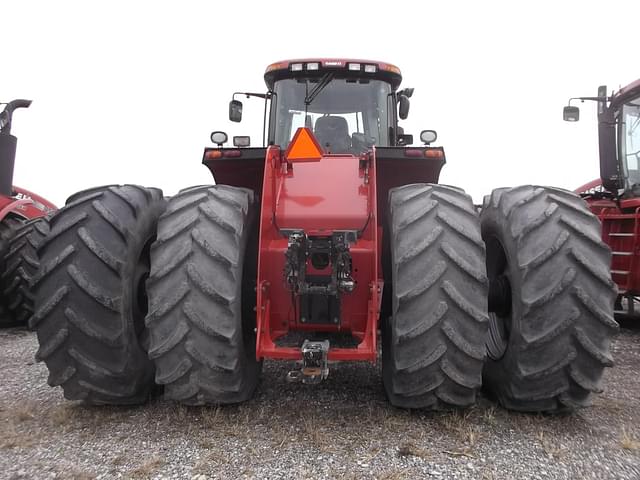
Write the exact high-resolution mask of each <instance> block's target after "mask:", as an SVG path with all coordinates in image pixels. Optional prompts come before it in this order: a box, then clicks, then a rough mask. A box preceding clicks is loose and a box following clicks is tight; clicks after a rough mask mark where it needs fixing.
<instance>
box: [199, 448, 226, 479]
mask: <svg viewBox="0 0 640 480" xmlns="http://www.w3.org/2000/svg"><path fill="white" fill-rule="evenodd" d="M227 462H228V459H227V457H225V456H224V455H222V454H221V453H219V452H216V451H212V452H209V453H208V454H207V455H205V456H204V457H203V458H201V459H200V460H198V463H196V464H195V466H194V467H193V470H192V471H191V473H192V474H193V475H206V474H210V473H215V472H216V470H218V469H219V467H220V465H222V464H225V463H227Z"/></svg>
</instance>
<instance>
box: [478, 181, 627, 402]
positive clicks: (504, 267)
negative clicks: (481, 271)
mask: <svg viewBox="0 0 640 480" xmlns="http://www.w3.org/2000/svg"><path fill="white" fill-rule="evenodd" d="M481 220H482V236H483V238H484V241H485V243H486V245H487V273H488V276H489V280H490V285H491V286H490V295H489V311H490V335H489V337H488V342H487V353H488V357H489V358H488V359H487V363H486V365H485V369H484V384H485V386H486V388H487V389H488V390H489V392H490V393H492V394H493V395H494V396H495V397H497V399H498V400H499V402H500V403H501V404H502V405H503V406H504V407H506V408H509V409H513V410H519V411H528V412H562V411H570V410H573V409H575V408H576V407H583V406H586V405H588V404H589V401H590V397H591V393H592V392H600V391H601V378H602V373H603V370H604V367H608V366H611V365H612V364H613V360H612V358H611V355H610V352H609V345H610V341H611V337H612V336H613V335H614V334H615V333H616V331H617V329H618V325H617V323H616V322H615V321H614V319H613V304H614V301H615V299H616V287H615V284H614V283H613V281H612V280H611V276H610V273H609V265H610V259H611V253H610V251H609V248H608V247H607V246H606V245H605V244H604V243H603V242H602V240H601V237H600V228H601V227H600V223H599V222H598V219H597V218H596V217H595V216H594V215H593V214H592V213H591V212H590V211H589V209H588V208H587V205H586V204H585V203H584V202H583V201H582V200H581V199H580V198H579V197H578V196H576V195H574V194H573V193H571V192H568V191H565V190H560V189H555V188H547V187H537V186H530V185H527V186H522V187H516V188H510V189H507V188H503V189H497V190H494V191H493V193H492V194H491V197H490V198H489V199H487V200H485V205H484V208H483V211H482V215H481Z"/></svg>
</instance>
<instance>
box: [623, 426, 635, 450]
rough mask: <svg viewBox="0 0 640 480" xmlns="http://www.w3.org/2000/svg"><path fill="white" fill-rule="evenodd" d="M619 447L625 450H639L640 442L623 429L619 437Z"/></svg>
mask: <svg viewBox="0 0 640 480" xmlns="http://www.w3.org/2000/svg"><path fill="white" fill-rule="evenodd" d="M620 446H621V447H622V448H623V449H625V450H630V451H638V450H640V442H639V441H638V440H636V439H635V437H634V436H633V435H632V434H630V433H629V432H628V431H627V429H626V428H624V427H623V428H622V434H621V435H620Z"/></svg>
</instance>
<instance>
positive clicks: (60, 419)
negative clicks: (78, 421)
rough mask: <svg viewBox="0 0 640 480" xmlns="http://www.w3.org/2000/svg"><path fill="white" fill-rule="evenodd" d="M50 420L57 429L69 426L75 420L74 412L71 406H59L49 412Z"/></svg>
mask: <svg viewBox="0 0 640 480" xmlns="http://www.w3.org/2000/svg"><path fill="white" fill-rule="evenodd" d="M49 419H50V420H51V423H52V424H53V425H54V426H56V427H62V426H68V425H69V424H70V423H71V420H72V419H73V410H72V409H71V407H70V406H69V405H59V406H57V407H54V408H52V409H51V410H50V411H49Z"/></svg>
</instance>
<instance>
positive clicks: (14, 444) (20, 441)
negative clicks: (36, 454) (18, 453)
mask: <svg viewBox="0 0 640 480" xmlns="http://www.w3.org/2000/svg"><path fill="white" fill-rule="evenodd" d="M36 440H37V438H36V437H35V436H33V435H31V434H28V433H25V432H20V431H18V430H17V429H16V426H15V424H13V423H7V424H5V428H3V429H2V432H1V438H0V450H7V449H10V448H30V447H32V446H33V445H35V444H36Z"/></svg>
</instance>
